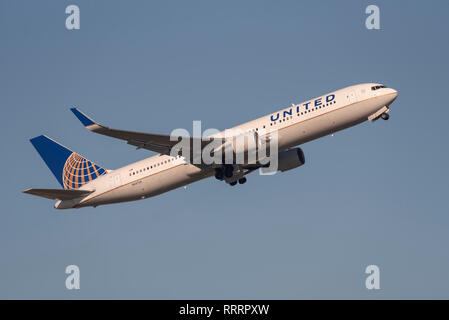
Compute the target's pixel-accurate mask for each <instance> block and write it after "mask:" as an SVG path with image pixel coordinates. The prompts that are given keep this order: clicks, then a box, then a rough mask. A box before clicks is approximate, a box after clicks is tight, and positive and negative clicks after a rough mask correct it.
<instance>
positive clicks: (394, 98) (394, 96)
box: [388, 88, 398, 102]
mask: <svg viewBox="0 0 449 320" xmlns="http://www.w3.org/2000/svg"><path fill="white" fill-rule="evenodd" d="M388 89H389V90H390V91H391V92H389V94H391V97H392V98H391V102H393V101H394V100H396V98H397V97H398V91H397V90H395V89H393V88H388Z"/></svg>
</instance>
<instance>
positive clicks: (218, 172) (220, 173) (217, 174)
mask: <svg viewBox="0 0 449 320" xmlns="http://www.w3.org/2000/svg"><path fill="white" fill-rule="evenodd" d="M223 176H224V174H223V170H221V169H215V179H217V180H223Z"/></svg>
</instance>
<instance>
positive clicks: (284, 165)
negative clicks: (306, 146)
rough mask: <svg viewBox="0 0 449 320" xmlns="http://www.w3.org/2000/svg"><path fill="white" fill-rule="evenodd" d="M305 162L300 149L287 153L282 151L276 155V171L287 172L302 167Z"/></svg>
mask: <svg viewBox="0 0 449 320" xmlns="http://www.w3.org/2000/svg"><path fill="white" fill-rule="evenodd" d="M305 162H306V159H305V157H304V152H302V150H301V148H294V149H290V150H287V151H282V152H281V153H279V155H278V170H279V171H282V172H284V171H288V170H291V169H295V168H297V167H299V166H302V165H303V164H304V163H305Z"/></svg>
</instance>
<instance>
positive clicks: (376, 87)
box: [371, 85, 386, 91]
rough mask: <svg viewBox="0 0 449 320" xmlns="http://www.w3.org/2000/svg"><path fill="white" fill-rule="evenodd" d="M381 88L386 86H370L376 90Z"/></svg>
mask: <svg viewBox="0 0 449 320" xmlns="http://www.w3.org/2000/svg"><path fill="white" fill-rule="evenodd" d="M382 88H386V86H384V85H380V86H374V87H371V90H372V91H374V90H378V89H382Z"/></svg>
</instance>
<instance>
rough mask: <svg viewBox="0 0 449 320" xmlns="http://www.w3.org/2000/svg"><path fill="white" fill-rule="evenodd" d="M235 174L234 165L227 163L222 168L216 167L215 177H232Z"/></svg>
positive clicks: (219, 178)
mask: <svg viewBox="0 0 449 320" xmlns="http://www.w3.org/2000/svg"><path fill="white" fill-rule="evenodd" d="M233 174H234V166H232V165H230V164H227V165H225V166H224V167H222V168H216V169H215V178H216V179H218V180H223V179H224V178H231V177H232V175H233Z"/></svg>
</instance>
